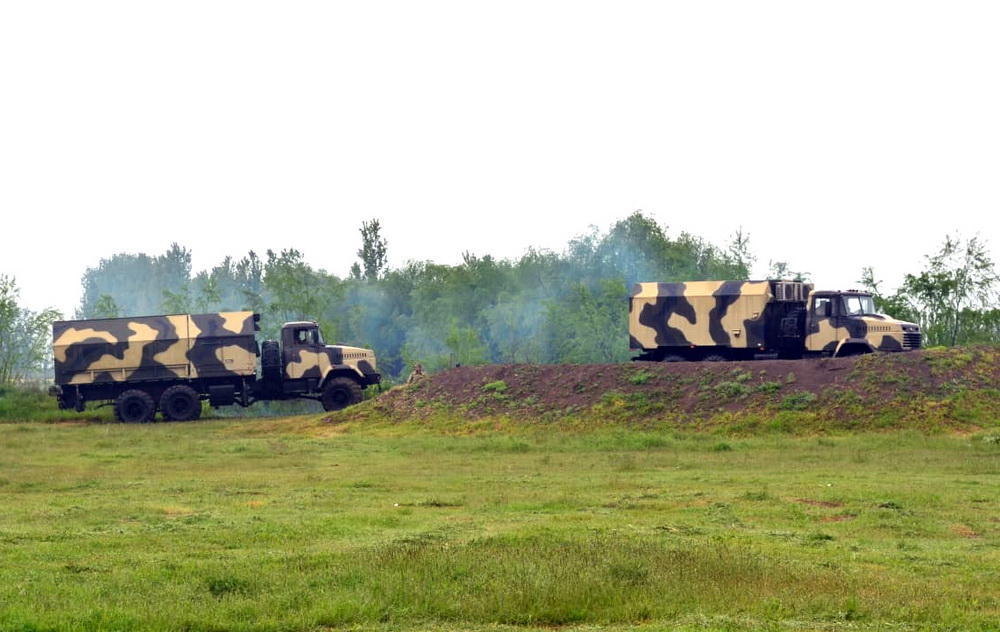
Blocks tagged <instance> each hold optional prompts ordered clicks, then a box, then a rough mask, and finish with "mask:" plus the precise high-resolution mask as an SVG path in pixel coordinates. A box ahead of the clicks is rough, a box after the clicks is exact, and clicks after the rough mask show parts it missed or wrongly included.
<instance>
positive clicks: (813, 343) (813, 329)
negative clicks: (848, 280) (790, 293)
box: [806, 294, 839, 353]
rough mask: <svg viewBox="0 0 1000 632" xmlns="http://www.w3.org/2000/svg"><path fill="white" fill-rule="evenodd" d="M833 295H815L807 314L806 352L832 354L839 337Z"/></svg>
mask: <svg viewBox="0 0 1000 632" xmlns="http://www.w3.org/2000/svg"><path fill="white" fill-rule="evenodd" d="M834 298H835V297H834V296H832V295H826V294H821V295H818V296H817V295H813V296H812V297H810V299H809V305H808V313H807V314H806V351H814V352H815V351H822V352H826V353H832V352H833V351H834V350H835V349H836V348H837V343H838V342H839V336H838V334H837V327H836V321H835V319H836V308H837V306H836V301H835V300H834Z"/></svg>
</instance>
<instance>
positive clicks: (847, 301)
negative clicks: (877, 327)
mask: <svg viewBox="0 0 1000 632" xmlns="http://www.w3.org/2000/svg"><path fill="white" fill-rule="evenodd" d="M844 313H845V314H847V315H849V316H860V315H862V314H874V313H875V302H874V301H873V300H872V297H870V296H865V295H858V294H854V295H851V296H845V297H844Z"/></svg>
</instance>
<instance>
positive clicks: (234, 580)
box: [205, 575, 251, 599]
mask: <svg viewBox="0 0 1000 632" xmlns="http://www.w3.org/2000/svg"><path fill="white" fill-rule="evenodd" d="M205 587H206V588H208V592H210V593H211V594H212V596H213V597H215V598H216V599H219V598H222V597H225V596H226V595H245V594H248V593H249V592H250V588H251V586H250V582H248V581H246V580H243V579H240V578H239V577H234V576H232V575H225V576H221V577H209V578H207V579H206V580H205Z"/></svg>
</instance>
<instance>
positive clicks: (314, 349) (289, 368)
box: [281, 325, 325, 380]
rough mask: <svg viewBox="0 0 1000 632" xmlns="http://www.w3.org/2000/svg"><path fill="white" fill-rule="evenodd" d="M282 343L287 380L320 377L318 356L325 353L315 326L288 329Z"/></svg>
mask: <svg viewBox="0 0 1000 632" xmlns="http://www.w3.org/2000/svg"><path fill="white" fill-rule="evenodd" d="M284 343H285V344H284V346H283V349H282V352H281V353H282V360H283V364H284V365H285V377H286V378H287V379H290V380H297V379H301V378H308V377H313V378H319V377H322V373H321V371H320V369H321V367H320V366H319V365H320V359H321V358H320V356H324V357H325V353H324V348H323V345H322V344H321V343H320V338H319V329H318V328H317V327H316V326H315V325H301V326H291V327H288V331H287V333H286V334H285V336H284Z"/></svg>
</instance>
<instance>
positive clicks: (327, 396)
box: [320, 377, 362, 411]
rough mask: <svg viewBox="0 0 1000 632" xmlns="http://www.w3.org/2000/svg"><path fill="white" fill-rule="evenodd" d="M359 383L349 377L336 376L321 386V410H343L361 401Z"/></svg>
mask: <svg viewBox="0 0 1000 632" xmlns="http://www.w3.org/2000/svg"><path fill="white" fill-rule="evenodd" d="M361 397H362V395H361V385H360V384H358V383H357V382H355V381H354V380H352V379H351V378H349V377H336V378H333V379H332V380H330V381H329V382H327V383H326V386H325V387H324V388H323V396H322V397H321V398H320V401H321V402H323V410H326V411H332V410H343V409H344V408H347V407H348V406H351V405H353V404H357V403H358V402H360V401H361Z"/></svg>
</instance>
